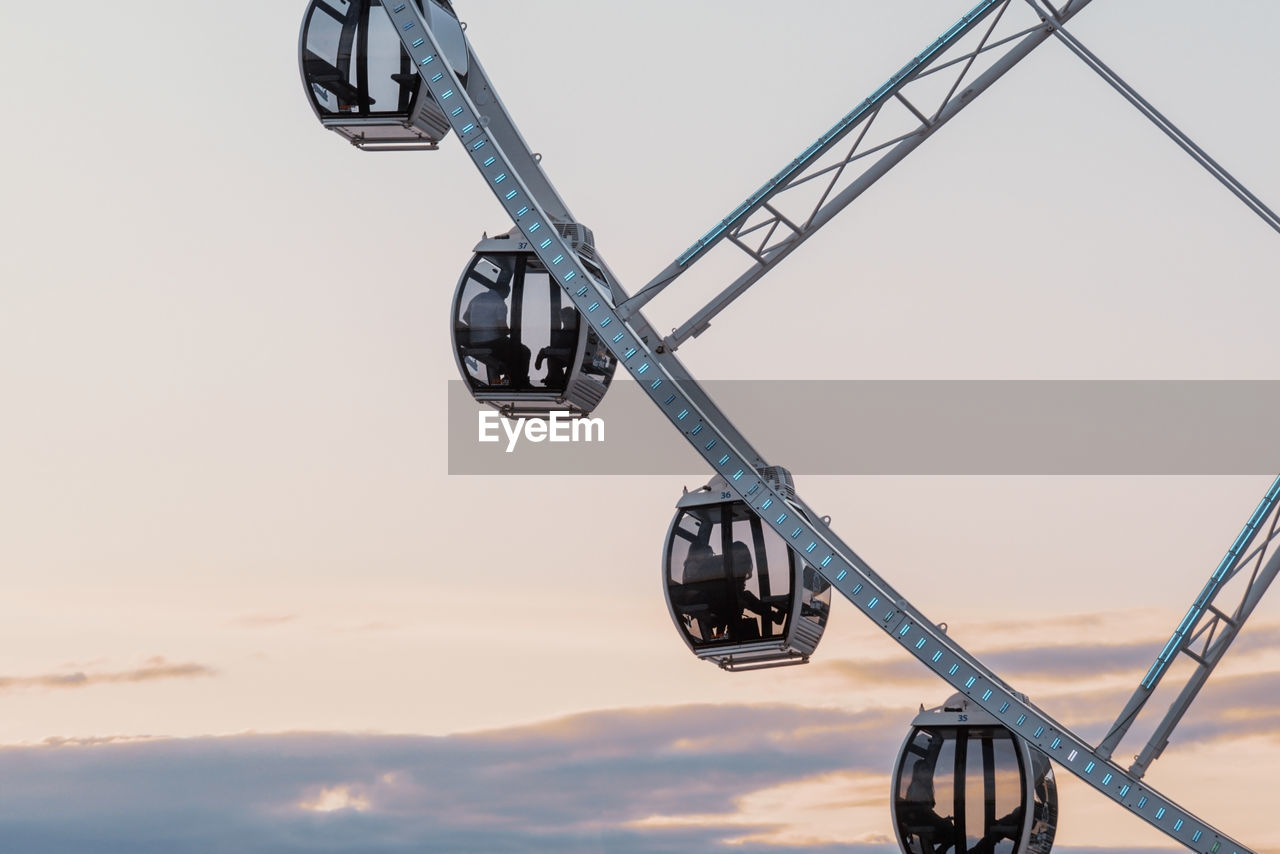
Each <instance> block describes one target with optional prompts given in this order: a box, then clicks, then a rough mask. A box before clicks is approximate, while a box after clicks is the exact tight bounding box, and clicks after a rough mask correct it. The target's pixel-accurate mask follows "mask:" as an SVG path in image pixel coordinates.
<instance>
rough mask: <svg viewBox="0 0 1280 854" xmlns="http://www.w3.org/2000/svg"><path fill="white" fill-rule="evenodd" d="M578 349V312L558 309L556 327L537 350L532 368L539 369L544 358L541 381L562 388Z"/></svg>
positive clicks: (546, 384) (571, 309) (549, 386)
mask: <svg viewBox="0 0 1280 854" xmlns="http://www.w3.org/2000/svg"><path fill="white" fill-rule="evenodd" d="M577 349H578V312H577V310H576V309H573V308H562V309H560V316H559V318H557V328H556V329H553V330H551V343H550V345H548V346H546V347H543V348H542V349H541V350H539V351H538V361H537V362H535V363H534V365H533V366H534V368H537V369H541V368H542V363H543V361H544V360H545V361H546V363H547V376H546V377H545V378H544V379H543V381H542V383H543V385H545V386H546V387H547V388H556V389H562V388H564V386H565V382H566V380H567V379H568V375H569V368H570V366H571V365H572V364H573V355H574V353H575V352H576V351H577Z"/></svg>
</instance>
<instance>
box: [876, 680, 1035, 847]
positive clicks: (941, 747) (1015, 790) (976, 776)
mask: <svg viewBox="0 0 1280 854" xmlns="http://www.w3.org/2000/svg"><path fill="white" fill-rule="evenodd" d="M892 798H893V801H892V803H893V827H894V830H895V832H896V833H897V837H898V844H899V846H900V847H901V848H902V851H903V852H905V854H936V852H940V851H943V850H954V851H958V852H969V854H1048V852H1049V849H1050V848H1052V847H1053V837H1054V832H1055V831H1056V829H1057V824H1058V790H1057V785H1056V784H1055V783H1054V779H1053V768H1052V766H1051V765H1050V763H1049V759H1048V757H1046V756H1045V755H1044V754H1042V753H1040V752H1039V751H1036V750H1032V749H1031V748H1030V747H1029V746H1028V745H1027V743H1026V741H1024V740H1023V739H1021V738H1019V737H1018V736H1016V735H1014V733H1012V732H1010V731H1009V729H1008V728H1006V727H1005V726H1004V725H1003V724H1001V723H1000V721H999V720H998V719H997V718H996V717H995V716H994V715H991V714H989V713H988V712H986V711H984V710H983V709H981V708H979V707H978V706H977V705H974V704H973V703H971V702H970V701H969V699H968V698H967V697H965V696H964V695H963V694H957V695H955V696H954V697H952V698H951V699H950V700H948V701H947V702H946V703H945V704H943V705H942V706H939V707H938V708H935V709H925V708H924V707H923V706H922V707H921V710H920V714H919V715H918V716H917V717H916V719H915V720H914V721H913V722H912V729H911V733H910V735H908V736H907V740H906V741H905V742H904V743H903V745H902V750H901V752H900V753H899V756H898V764H897V769H896V773H895V774H894V779H893V792H892Z"/></svg>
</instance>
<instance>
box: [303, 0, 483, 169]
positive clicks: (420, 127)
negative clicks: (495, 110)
mask: <svg viewBox="0 0 1280 854" xmlns="http://www.w3.org/2000/svg"><path fill="white" fill-rule="evenodd" d="M413 2H415V3H416V4H417V6H418V8H419V10H421V11H422V13H423V15H424V16H425V17H426V18H427V21H428V23H429V24H430V26H431V31H432V33H434V34H435V36H436V39H437V40H438V41H439V42H440V43H441V50H442V52H443V54H444V56H445V59H447V60H448V62H449V64H450V66H451V67H452V68H453V69H454V70H455V71H456V72H457V73H458V75H459V76H460V77H462V78H463V80H464V81H465V79H466V74H467V69H468V64H469V56H468V50H467V44H466V39H465V38H464V36H463V33H462V25H461V24H460V23H459V22H458V19H457V16H456V15H455V14H454V11H453V7H452V6H451V5H450V4H449V0H413ZM298 61H299V64H300V65H301V70H302V81H303V85H304V86H305V87H306V90H307V96H308V100H309V101H310V102H311V108H312V109H313V110H315V113H316V117H317V118H319V119H320V123H321V124H322V125H324V126H325V127H326V128H328V129H329V130H332V131H334V132H335V133H337V134H339V135H341V136H342V137H344V138H345V139H347V140H348V141H350V142H351V144H352V145H355V146H357V147H359V148H362V149H364V150H366V151H412V150H419V149H434V148H436V147H437V144H438V143H439V142H440V140H442V139H444V137H445V136H446V135H447V134H448V133H449V122H448V120H447V119H446V118H445V115H444V112H443V111H442V110H441V109H440V106H439V104H437V103H436V102H435V100H434V99H433V98H432V97H431V94H430V93H429V92H428V91H427V88H426V87H425V86H423V85H421V83H422V81H421V79H420V78H419V77H418V72H417V69H416V68H414V65H413V62H412V61H411V60H410V59H409V55H408V54H407V53H405V50H404V47H403V46H402V45H401V43H400V37H399V35H398V34H397V33H396V29H395V27H394V26H393V25H392V23H391V19H390V18H389V17H387V13H386V10H384V9H383V8H382V2H381V0H311V3H310V4H309V5H308V6H307V11H306V13H305V15H304V16H303V19H302V33H301V36H300V37H299V44H298Z"/></svg>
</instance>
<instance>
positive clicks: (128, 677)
mask: <svg viewBox="0 0 1280 854" xmlns="http://www.w3.org/2000/svg"><path fill="white" fill-rule="evenodd" d="M216 672H217V671H215V670H214V669H213V668H212V667H209V666H208V665H206V664H196V663H194V662H187V663H181V664H179V663H171V662H168V661H166V660H165V659H164V658H161V657H155V658H150V659H147V661H145V662H144V663H143V664H142V666H141V667H135V668H132V669H129V670H115V671H97V672H95V671H90V672H85V671H83V670H74V671H69V672H64V673H41V674H37V675H34V676H0V691H7V690H14V689H22V688H87V687H89V686H91V685H109V684H121V683H133V682H153V681H156V680H159V679H190V678H194V677H204V676H213V675H215V674H216Z"/></svg>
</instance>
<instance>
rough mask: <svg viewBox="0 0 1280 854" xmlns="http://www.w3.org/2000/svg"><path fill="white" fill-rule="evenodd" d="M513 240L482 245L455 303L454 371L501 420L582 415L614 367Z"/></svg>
mask: <svg viewBox="0 0 1280 854" xmlns="http://www.w3.org/2000/svg"><path fill="white" fill-rule="evenodd" d="M523 240H524V238H523V237H521V236H520V233H519V232H514V233H512V234H509V235H500V236H498V237H485V238H484V239H483V240H481V241H480V243H479V244H478V245H477V246H476V249H475V255H474V256H473V257H472V258H471V262H470V263H469V264H468V265H467V268H466V269H465V270H464V271H463V272H462V278H461V280H459V282H458V289H457V292H456V293H455V295H454V299H453V343H454V351H455V354H456V356H457V362H458V370H459V371H460V372H461V373H462V378H463V380H464V381H466V383H467V386H468V388H469V389H470V390H471V394H472V396H473V397H475V399H476V400H478V401H480V402H482V403H487V404H489V405H491V406H493V407H495V408H496V409H498V410H500V411H501V412H503V414H506V415H526V416H539V415H545V414H546V413H548V412H551V411H553V410H556V411H567V412H572V413H575V414H579V415H585V414H587V413H589V412H591V410H593V409H594V408H595V407H596V405H597V404H599V403H600V400H601V398H603V397H604V393H605V391H606V390H608V388H609V383H610V382H611V381H612V379H613V372H614V369H615V368H616V367H617V360H616V359H614V357H613V354H612V353H610V352H609V350H608V348H607V347H605V346H604V343H603V342H602V341H601V340H600V339H599V337H598V336H597V335H596V333H595V331H594V330H592V329H591V326H590V325H589V324H587V323H585V322H583V320H582V316H581V315H580V314H579V313H578V310H577V309H576V308H574V307H573V305H572V303H570V301H569V298H568V296H567V295H566V294H565V293H564V291H563V290H561V289H560V286H559V285H558V284H556V282H555V281H554V280H552V278H551V276H550V274H548V273H547V270H546V268H545V267H543V266H542V262H541V261H539V260H538V256H536V255H534V254H533V252H531V251H529V250H528V249H526V248H524V247H525V246H527V244H525V243H524V242H523Z"/></svg>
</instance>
